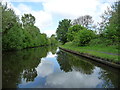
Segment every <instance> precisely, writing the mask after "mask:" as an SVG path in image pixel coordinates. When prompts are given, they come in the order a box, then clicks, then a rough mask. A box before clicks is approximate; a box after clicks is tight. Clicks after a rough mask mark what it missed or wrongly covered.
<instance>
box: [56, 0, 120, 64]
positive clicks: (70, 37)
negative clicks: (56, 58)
mask: <svg viewBox="0 0 120 90" xmlns="http://www.w3.org/2000/svg"><path fill="white" fill-rule="evenodd" d="M118 12H120V2H115V3H114V4H113V5H112V6H111V7H110V8H108V9H107V10H106V11H105V12H104V13H103V14H102V15H101V19H102V20H101V22H98V25H94V24H93V20H92V16H90V15H85V16H80V17H79V18H77V19H74V20H73V21H71V20H70V19H64V20H62V21H60V22H59V25H58V28H57V31H56V33H57V39H58V40H59V41H60V42H61V45H60V47H61V48H63V49H67V50H71V51H75V52H78V53H84V54H86V55H90V56H93V57H97V58H100V59H102V60H107V61H109V62H111V63H115V64H118V65H120V59H119V58H120V54H119V48H120V47H119V45H120V38H119V37H120V19H119V18H120V14H119V13H118Z"/></svg>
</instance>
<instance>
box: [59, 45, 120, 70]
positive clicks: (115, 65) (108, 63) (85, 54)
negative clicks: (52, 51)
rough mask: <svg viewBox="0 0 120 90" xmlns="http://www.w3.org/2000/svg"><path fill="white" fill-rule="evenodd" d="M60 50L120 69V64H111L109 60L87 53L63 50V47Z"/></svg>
mask: <svg viewBox="0 0 120 90" xmlns="http://www.w3.org/2000/svg"><path fill="white" fill-rule="evenodd" d="M59 48H60V49H62V50H64V51H67V52H70V53H73V54H76V55H79V56H83V57H86V58H89V59H91V60H94V61H97V62H99V63H102V64H105V65H108V66H111V67H113V68H117V69H120V64H117V63H113V62H110V61H109V60H107V59H104V58H100V57H96V56H93V55H90V54H87V53H80V52H77V51H73V50H69V49H65V48H62V47H59Z"/></svg>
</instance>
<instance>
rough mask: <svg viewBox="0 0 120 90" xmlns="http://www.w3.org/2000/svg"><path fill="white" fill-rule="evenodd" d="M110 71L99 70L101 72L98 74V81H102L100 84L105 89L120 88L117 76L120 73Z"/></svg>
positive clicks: (119, 80)
mask: <svg viewBox="0 0 120 90" xmlns="http://www.w3.org/2000/svg"><path fill="white" fill-rule="evenodd" d="M113 72H114V71H112V70H111V69H110V70H107V71H106V70H103V69H101V71H100V72H99V75H100V76H99V79H102V80H103V81H104V83H103V84H102V87H105V88H108V87H109V88H110V87H111V88H112V87H116V88H118V87H120V79H119V76H118V75H120V72H119V71H115V72H114V73H113Z"/></svg>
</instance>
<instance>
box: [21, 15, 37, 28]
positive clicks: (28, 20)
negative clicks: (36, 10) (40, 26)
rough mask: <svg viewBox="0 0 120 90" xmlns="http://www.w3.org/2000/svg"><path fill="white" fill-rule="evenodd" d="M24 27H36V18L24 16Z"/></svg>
mask: <svg viewBox="0 0 120 90" xmlns="http://www.w3.org/2000/svg"><path fill="white" fill-rule="evenodd" d="M22 22H23V26H28V25H34V24H35V17H34V16H32V14H24V15H23V16H22Z"/></svg>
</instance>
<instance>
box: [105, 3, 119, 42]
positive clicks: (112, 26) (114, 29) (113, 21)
mask: <svg viewBox="0 0 120 90" xmlns="http://www.w3.org/2000/svg"><path fill="white" fill-rule="evenodd" d="M111 8H112V10H111V17H109V25H107V26H106V27H107V28H106V30H105V34H106V36H107V38H108V39H111V40H112V41H113V42H114V43H115V42H116V43H118V42H119V39H118V38H119V37H120V32H119V31H120V20H119V18H120V14H119V13H120V1H119V2H115V3H114V5H112V6H111Z"/></svg>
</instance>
